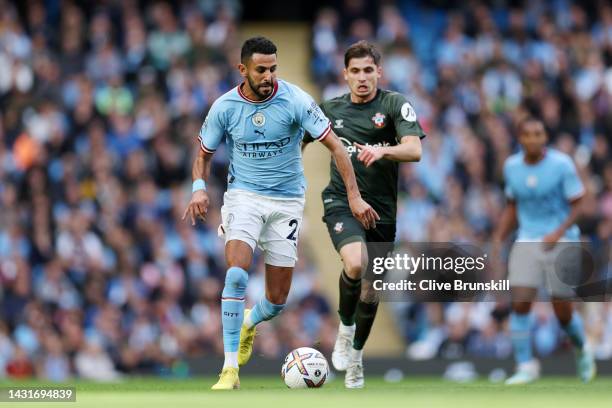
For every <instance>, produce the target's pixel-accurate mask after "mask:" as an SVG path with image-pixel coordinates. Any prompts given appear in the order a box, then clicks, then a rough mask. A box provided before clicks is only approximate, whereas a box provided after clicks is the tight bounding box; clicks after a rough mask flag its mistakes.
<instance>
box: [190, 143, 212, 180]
mask: <svg viewBox="0 0 612 408" xmlns="http://www.w3.org/2000/svg"><path fill="white" fill-rule="evenodd" d="M212 156H213V153H208V152H205V151H204V150H202V149H198V156H197V157H196V159H195V160H194V162H193V167H192V168H191V178H192V179H193V180H197V179H202V180H204V181H206V182H208V177H209V176H210V167H211V164H212Z"/></svg>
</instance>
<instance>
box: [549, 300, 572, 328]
mask: <svg viewBox="0 0 612 408" xmlns="http://www.w3.org/2000/svg"><path fill="white" fill-rule="evenodd" d="M553 309H554V311H555V315H556V316H557V320H559V323H560V324H561V325H562V326H567V325H568V324H569V322H570V320H572V312H573V308H572V305H571V303H567V304H566V303H564V302H553Z"/></svg>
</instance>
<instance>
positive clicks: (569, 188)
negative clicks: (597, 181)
mask: <svg viewBox="0 0 612 408" xmlns="http://www.w3.org/2000/svg"><path fill="white" fill-rule="evenodd" d="M582 194H584V185H583V184H582V181H581V180H580V177H579V176H578V172H577V171H576V166H575V165H574V162H573V161H572V160H571V159H568V160H567V161H565V162H564V163H563V195H564V196H565V199H566V200H568V201H571V200H574V199H576V198H578V197H580V196H581V195H582Z"/></svg>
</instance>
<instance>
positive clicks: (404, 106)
mask: <svg viewBox="0 0 612 408" xmlns="http://www.w3.org/2000/svg"><path fill="white" fill-rule="evenodd" d="M380 60H381V56H380V53H379V52H378V50H377V49H376V48H375V47H374V46H373V45H372V44H370V43H368V42H366V41H359V42H357V43H355V44H353V45H351V46H350V47H349V48H348V49H347V50H346V53H345V54H344V67H345V69H344V79H345V80H346V81H347V83H348V86H349V88H350V92H349V93H348V94H345V95H342V96H339V97H337V98H334V99H331V100H329V101H326V102H324V103H322V104H321V109H322V110H323V112H325V114H326V115H327V117H328V118H329V119H330V121H331V123H332V126H333V128H334V132H336V134H337V135H338V137H339V138H340V140H341V141H342V142H343V144H344V146H345V148H346V149H347V151H348V153H349V156H350V157H351V161H352V163H353V167H354V169H355V175H356V178H357V185H358V186H359V191H360V192H361V195H362V196H363V198H364V199H365V200H366V201H367V202H368V203H370V204H371V205H372V207H373V208H374V209H375V211H376V212H377V213H378V214H379V217H380V218H379V219H378V220H377V221H376V223H375V224H369V225H366V226H365V227H364V226H363V225H362V224H360V223H359V222H358V221H357V220H356V219H355V218H354V217H353V216H352V214H351V212H350V209H349V206H348V198H347V193H346V189H345V188H344V185H343V184H342V179H341V178H340V174H339V173H338V169H337V168H336V165H335V164H334V163H333V161H332V163H331V175H330V182H329V184H328V186H327V187H326V188H325V189H324V190H323V193H322V198H323V206H324V209H325V210H324V211H325V214H324V217H323V220H324V221H325V223H326V224H327V229H328V231H329V235H330V237H331V239H332V242H333V244H334V246H335V248H336V250H337V251H338V253H339V254H340V257H341V258H342V263H343V266H344V270H343V271H342V273H341V275H340V305H339V308H338V313H339V315H340V320H341V322H340V326H339V329H338V337H337V339H336V343H335V345H334V351H333V353H332V363H333V365H334V367H335V368H336V370H340V371H344V370H346V375H345V379H344V384H345V386H346V387H347V388H362V387H363V386H364V376H363V362H362V350H363V346H364V345H365V343H366V340H367V338H368V336H369V334H370V330H371V328H372V324H373V323H374V318H375V316H376V310H377V308H378V301H379V297H378V294H377V293H376V291H375V290H374V288H373V287H372V281H373V279H372V278H373V276H370V274H371V271H369V269H371V268H366V265H367V259H368V256H369V258H370V259H372V258H373V257H375V256H385V255H386V254H387V253H388V252H389V251H391V250H392V249H393V242H394V241H395V228H396V227H395V221H396V210H397V182H398V172H399V164H398V163H399V162H416V161H419V160H420V158H421V138H423V137H425V133H424V132H423V129H422V128H421V126H420V125H419V122H418V121H417V117H416V113H415V111H414V108H413V107H412V106H411V105H410V103H409V102H408V101H407V100H406V98H405V97H404V96H403V95H401V94H399V93H397V92H391V91H387V90H383V89H379V88H378V80H379V79H380V77H381V74H382V68H381V65H380V62H381V61H380ZM310 141H312V139H311V138H309V137H308V136H306V137H305V138H304V141H303V142H304V144H306V143H309V142H310ZM371 242H377V243H379V244H376V245H375V246H371V247H370V248H371V250H372V248H376V249H375V252H377V253H376V254H372V253H370V254H368V253H367V252H368V248H367V247H366V245H365V244H366V243H371ZM378 252H380V253H378Z"/></svg>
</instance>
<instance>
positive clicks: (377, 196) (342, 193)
mask: <svg viewBox="0 0 612 408" xmlns="http://www.w3.org/2000/svg"><path fill="white" fill-rule="evenodd" d="M321 109H322V110H323V112H324V113H325V115H326V116H327V117H328V118H329V120H330V121H331V123H332V128H333V130H334V132H335V133H336V134H337V135H338V137H339V138H340V141H341V142H342V144H344V147H345V148H346V150H347V152H348V154H349V156H350V157H351V162H352V163H353V167H354V169H355V176H356V178H357V185H358V186H359V191H360V192H361V196H362V197H363V199H364V200H365V201H366V202H368V203H369V204H370V205H371V206H372V207H373V208H374V209H375V210H376V212H377V213H378V215H380V221H379V222H380V223H381V224H395V219H396V212H397V181H398V172H399V163H398V162H396V161H393V160H387V159H381V160H378V161H376V162H375V163H374V164H372V165H371V166H370V167H366V166H365V165H364V164H363V163H362V162H360V161H359V160H357V154H358V153H357V147H355V145H354V144H353V143H355V142H356V143H359V144H362V145H373V146H394V145H397V144H399V143H400V139H401V138H402V137H404V136H415V137H420V138H423V137H425V133H424V132H423V129H422V128H421V125H420V124H419V122H418V120H417V117H416V113H415V111H414V108H413V107H412V105H410V103H409V102H408V101H407V100H406V98H405V97H404V96H403V95H401V94H399V93H397V92H391V91H386V90H381V89H379V90H378V91H377V93H376V97H375V98H374V99H372V100H371V101H369V102H367V103H363V104H358V103H353V102H351V96H350V94H345V95H342V96H339V97H337V98H334V99H330V100H329V101H326V102H323V103H322V104H321ZM311 141H312V138H311V137H309V136H308V135H307V136H305V137H304V142H305V143H309V142H311ZM322 198H323V205H324V207H325V211H326V212H327V211H328V210H329V209H331V208H334V207H340V206H344V207H347V208H348V199H347V196H346V188H345V187H344V182H343V181H342V177H341V176H340V173H339V172H338V169H337V168H336V163H335V162H334V160H332V161H331V177H330V181H329V184H328V185H327V187H326V188H325V189H324V190H323V193H322Z"/></svg>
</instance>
